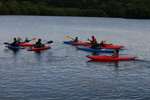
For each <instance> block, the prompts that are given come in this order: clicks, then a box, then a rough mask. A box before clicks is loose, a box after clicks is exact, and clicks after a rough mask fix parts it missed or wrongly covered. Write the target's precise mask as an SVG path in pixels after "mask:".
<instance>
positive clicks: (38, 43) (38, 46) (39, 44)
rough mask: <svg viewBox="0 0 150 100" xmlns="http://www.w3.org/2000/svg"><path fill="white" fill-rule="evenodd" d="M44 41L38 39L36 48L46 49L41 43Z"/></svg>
mask: <svg viewBox="0 0 150 100" xmlns="http://www.w3.org/2000/svg"><path fill="white" fill-rule="evenodd" d="M41 41H42V39H38V41H37V42H36V43H35V45H34V47H36V48H41V47H44V44H42V43H41Z"/></svg>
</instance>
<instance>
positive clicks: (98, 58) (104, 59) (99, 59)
mask: <svg viewBox="0 0 150 100" xmlns="http://www.w3.org/2000/svg"><path fill="white" fill-rule="evenodd" d="M87 57H88V58H90V59H91V60H92V61H97V62H117V61H131V60H136V58H137V57H134V56H120V57H113V56H106V55H99V56H87Z"/></svg>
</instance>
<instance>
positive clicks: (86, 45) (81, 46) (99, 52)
mask: <svg viewBox="0 0 150 100" xmlns="http://www.w3.org/2000/svg"><path fill="white" fill-rule="evenodd" d="M50 43H53V41H48V42H47V43H45V44H44V46H42V47H35V44H34V43H33V42H19V43H18V44H17V45H15V46H14V45H12V44H11V43H7V42H5V43H4V44H5V47H7V48H9V49H11V50H13V51H18V50H20V49H25V48H27V51H34V52H41V51H45V50H48V49H50V48H51V46H50V45H48V44H50ZM63 43H64V44H68V45H72V46H75V47H76V48H77V49H78V50H82V51H86V52H91V53H94V55H88V56H86V57H87V58H89V59H90V60H91V61H96V62H117V61H131V60H136V58H137V57H135V56H120V55H119V56H113V55H112V54H113V53H114V50H124V46H123V45H116V44H108V43H105V44H103V46H101V47H100V48H91V43H90V42H89V41H81V40H78V41H74V40H69V41H64V42H63ZM95 54H96V55H95ZM103 54H110V55H103Z"/></svg>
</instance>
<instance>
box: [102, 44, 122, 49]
mask: <svg viewBox="0 0 150 100" xmlns="http://www.w3.org/2000/svg"><path fill="white" fill-rule="evenodd" d="M102 48H103V49H122V48H124V46H121V45H114V44H104V46H102Z"/></svg>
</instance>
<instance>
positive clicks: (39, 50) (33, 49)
mask: <svg viewBox="0 0 150 100" xmlns="http://www.w3.org/2000/svg"><path fill="white" fill-rule="evenodd" d="M50 48H51V47H50V46H44V47H40V48H36V47H31V48H30V49H28V51H34V52H41V51H45V50H48V49H50Z"/></svg>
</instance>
